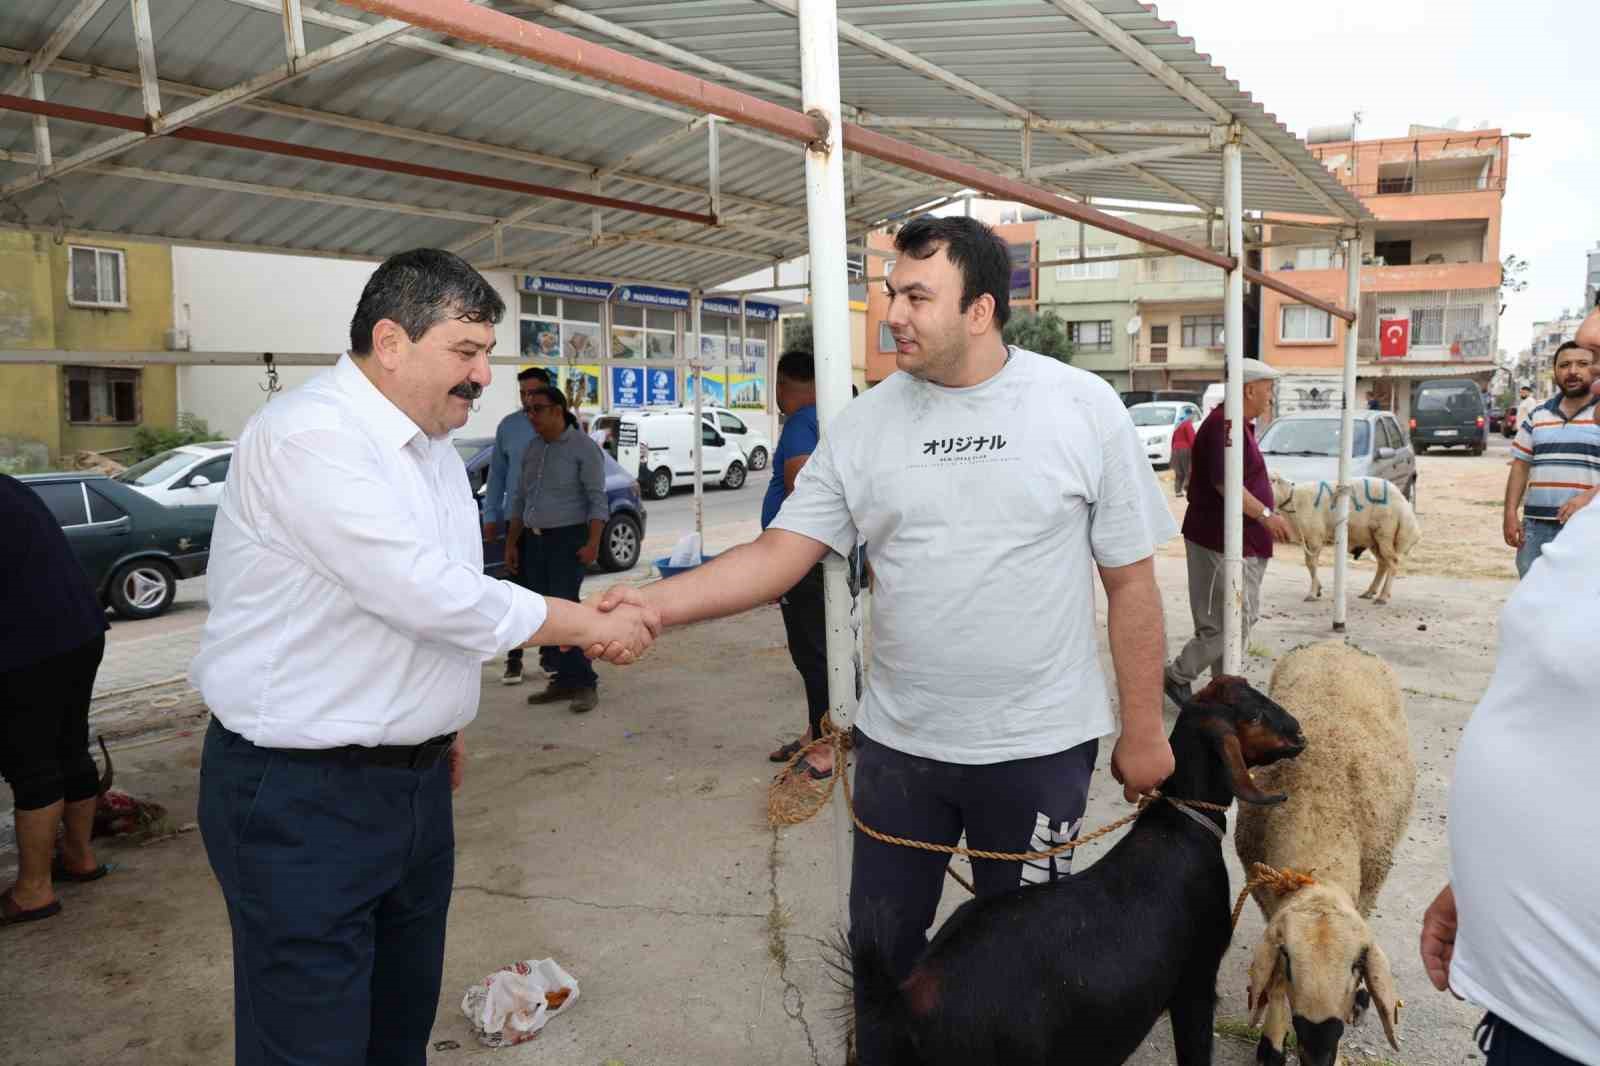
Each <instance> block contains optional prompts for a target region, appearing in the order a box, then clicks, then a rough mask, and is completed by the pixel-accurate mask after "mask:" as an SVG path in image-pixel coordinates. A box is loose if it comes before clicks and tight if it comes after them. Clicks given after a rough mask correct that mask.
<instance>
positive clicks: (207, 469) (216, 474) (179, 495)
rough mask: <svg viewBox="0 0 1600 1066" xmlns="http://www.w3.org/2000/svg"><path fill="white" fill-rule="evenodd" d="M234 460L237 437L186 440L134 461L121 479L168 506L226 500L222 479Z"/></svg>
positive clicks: (186, 505) (212, 502)
mask: <svg viewBox="0 0 1600 1066" xmlns="http://www.w3.org/2000/svg"><path fill="white" fill-rule="evenodd" d="M232 462H233V441H231V440H214V441H205V442H203V443H201V444H185V445H182V446H181V447H177V448H173V449H172V450H171V451H165V452H161V453H160V454H159V455H152V456H151V457H150V458H148V459H146V460H144V461H143V462H139V463H134V464H133V465H132V466H130V467H128V469H126V470H124V471H123V472H122V473H120V474H118V475H117V478H116V479H117V480H118V481H120V482H122V484H124V485H126V486H128V487H129V488H130V489H132V490H133V491H135V492H139V493H143V494H144V495H146V496H148V497H150V498H151V499H152V500H154V501H156V502H157V503H159V504H164V505H166V506H168V507H189V506H193V505H195V504H212V505H213V506H214V505H216V504H219V503H221V502H222V483H223V482H224V481H226V480H227V479H228V466H229V464H231V463H232Z"/></svg>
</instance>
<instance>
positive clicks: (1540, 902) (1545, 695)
mask: <svg viewBox="0 0 1600 1066" xmlns="http://www.w3.org/2000/svg"><path fill="white" fill-rule="evenodd" d="M1597 557H1600V508H1594V507H1585V508H1583V509H1582V510H1579V511H1577V512H1576V513H1574V514H1573V516H1572V518H1571V519H1569V520H1568V522H1567V524H1566V527H1565V529H1564V530H1563V531H1562V534H1561V536H1560V537H1559V538H1558V539H1556V540H1553V541H1551V542H1550V543H1549V544H1547V545H1546V546H1545V549H1544V554H1543V555H1542V556H1540V559H1541V562H1540V563H1539V565H1538V566H1535V567H1533V568H1532V569H1530V570H1529V571H1528V574H1527V576H1526V577H1525V578H1523V579H1522V583H1521V584H1520V585H1518V586H1517V590H1516V591H1515V592H1514V593H1513V594H1512V596H1511V599H1510V600H1508V601H1507V602H1506V606H1505V609H1504V610H1503V611H1502V612H1501V614H1500V651H1499V657H1498V659H1497V660H1496V662H1495V671H1494V677H1493V678H1492V679H1491V680H1490V682H1489V688H1488V690H1487V691H1486V692H1484V694H1483V699H1482V700H1481V701H1479V703H1478V706H1477V708H1476V709H1475V710H1474V711H1473V712H1472V718H1471V719H1470V720H1469V721H1468V723H1467V728H1466V732H1465V733H1464V734H1463V735H1462V738H1461V749H1460V751H1459V752H1457V754H1456V766H1455V776H1454V779H1453V781H1452V782H1451V786H1450V883H1449V884H1448V885H1446V886H1445V888H1444V891H1442V892H1441V893H1440V894H1439V896H1438V898H1437V899H1435V900H1434V902H1433V905H1432V906H1430V907H1429V908H1428V911H1427V914H1426V915H1425V916H1424V918H1423V925H1422V960H1423V963H1424V965H1425V966H1426V967H1427V970H1428V976H1429V977H1430V978H1431V979H1432V981H1433V983H1434V986H1435V987H1437V988H1439V989H1441V990H1444V989H1449V990H1451V991H1453V992H1454V993H1455V994H1456V995H1458V996H1461V997H1463V998H1465V999H1467V1000H1470V1001H1471V1002H1473V1003H1476V1004H1478V1005H1479V1006H1481V1007H1483V1008H1484V1009H1485V1010H1487V1011H1488V1012H1489V1014H1488V1015H1487V1016H1486V1017H1485V1018H1484V1020H1483V1024H1481V1025H1480V1026H1479V1033H1478V1038H1479V1042H1480V1044H1481V1045H1483V1046H1484V1048H1485V1050H1486V1052H1487V1057H1488V1064H1487V1066H1529V1064H1537V1066H1546V1064H1548V1066H1561V1064H1563V1063H1567V1062H1574V1061H1575V1062H1581V1063H1587V1064H1589V1066H1594V1064H1597V1063H1600V908H1597V907H1596V905H1595V886H1596V885H1597V884H1600V853H1597V852H1596V851H1595V847H1594V833H1595V813H1594V809H1595V808H1594V787H1593V784H1592V782H1593V780H1594V774H1595V768H1596V766H1597V765H1600V715H1597V713H1596V700H1595V676H1594V663H1593V660H1591V659H1590V658H1589V657H1588V655H1587V654H1586V653H1587V651H1588V649H1590V648H1592V647H1593V646H1594V639H1595V634H1596V633H1597V632H1600V567H1597V566H1596V565H1595V559H1596V558H1597Z"/></svg>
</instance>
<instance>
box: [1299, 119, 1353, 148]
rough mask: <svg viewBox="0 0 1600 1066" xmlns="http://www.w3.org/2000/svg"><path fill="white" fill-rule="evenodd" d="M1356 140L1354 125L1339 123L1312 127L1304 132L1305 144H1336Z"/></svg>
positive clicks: (1351, 123)
mask: <svg viewBox="0 0 1600 1066" xmlns="http://www.w3.org/2000/svg"><path fill="white" fill-rule="evenodd" d="M1355 139H1356V124H1355V123H1354V122H1340V123H1335V124H1334V125H1332V126H1312V127H1311V129H1310V130H1308V131H1307V132H1306V143H1307V144H1338V143H1340V142H1342V141H1353V140H1355Z"/></svg>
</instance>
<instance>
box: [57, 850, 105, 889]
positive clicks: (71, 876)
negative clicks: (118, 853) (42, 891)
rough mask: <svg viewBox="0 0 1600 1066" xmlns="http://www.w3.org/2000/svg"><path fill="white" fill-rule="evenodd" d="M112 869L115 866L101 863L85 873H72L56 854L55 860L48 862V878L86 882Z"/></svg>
mask: <svg viewBox="0 0 1600 1066" xmlns="http://www.w3.org/2000/svg"><path fill="white" fill-rule="evenodd" d="M114 869H116V867H115V866H112V865H110V864H109V863H101V864H100V865H99V866H96V867H95V868H94V869H93V870H90V871H89V872H88V873H86V874H80V873H74V872H72V871H71V870H69V869H67V867H66V865H65V864H64V863H62V861H61V857H60V856H59V855H58V856H56V861H55V862H53V863H51V864H50V880H52V881H71V882H74V883H75V884H87V883H89V882H90V881H98V880H100V879H101V878H102V877H104V876H105V875H106V874H108V873H110V872H111V871H112V870H114Z"/></svg>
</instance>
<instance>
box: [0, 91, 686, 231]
mask: <svg viewBox="0 0 1600 1066" xmlns="http://www.w3.org/2000/svg"><path fill="white" fill-rule="evenodd" d="M0 111H19V112H22V113H24V114H30V115H45V116H47V117H49V118H59V119H64V120H66V121H68V122H83V123H87V124H89V125H94V126H106V127H110V128H112V129H122V130H128V131H130V132H144V131H145V130H146V128H147V126H148V122H147V120H146V119H142V118H136V117H134V116H132V115H119V114H116V113H114V112H111V111H96V110H93V109H91V108H86V107H73V106H71V105H68V104H58V103H52V102H50V101H46V100H30V99H28V98H27V97H23V96H10V95H6V94H0ZM161 136H164V137H173V138H176V139H178V140H183V141H197V142H199V143H202V144H214V145H218V146H219V147H223V148H241V149H245V150H247V151H253V152H262V153H264V154H267V155H280V156H289V157H291V158H295V159H310V160H314V161H316V162H319V163H333V164H336V165H340V166H348V167H356V168H358V169H362V170H381V171H387V172H388V173H391V174H404V175H406V176H408V177H415V178H430V179H432V180H434V181H444V182H451V183H453V184H457V185H472V186H476V187H478V188H482V189H498V190H500V191H502V192H512V193H518V194H520V195H523V196H536V197H544V198H547V199H553V200H570V201H571V202H573V203H579V204H588V205H590V206H591V207H603V208H607V209H610V210H614V211H631V212H633V213H635V214H641V215H657V216H659V217H661V218H672V219H677V220H679V221H681V222H697V223H699V224H701V225H705V226H714V225H716V221H717V220H716V219H715V218H714V217H712V216H711V215H707V214H701V213H699V212H695V211H679V210H677V209H675V208H670V207H658V206H656V205H655V204H645V203H639V202H637V201H633V200H618V199H615V198H613V197H610V196H594V195H592V194H590V193H584V192H578V191H576V190H573V189H559V188H556V187H555V186H551V185H535V184H532V183H530V182H525V181H513V180H511V179H509V178H496V177H492V176H490V175H487V174H474V173H469V172H467V171H464V170H448V169H445V168H443V167H430V166H424V165H422V164H419V163H402V162H399V161H396V160H392V159H384V158H381V157H379V156H370V155H358V154H356V153H354V152H337V151H333V150H331V149H327V148H313V147H311V146H309V145H303V144H289V143H287V142H285V141H271V140H267V139H266V138H263V137H249V136H245V135H244V134H239V133H226V132H223V131H221V130H208V129H200V128H198V127H195V126H184V127H180V128H178V129H175V130H172V131H171V132H169V133H164V134H161Z"/></svg>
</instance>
